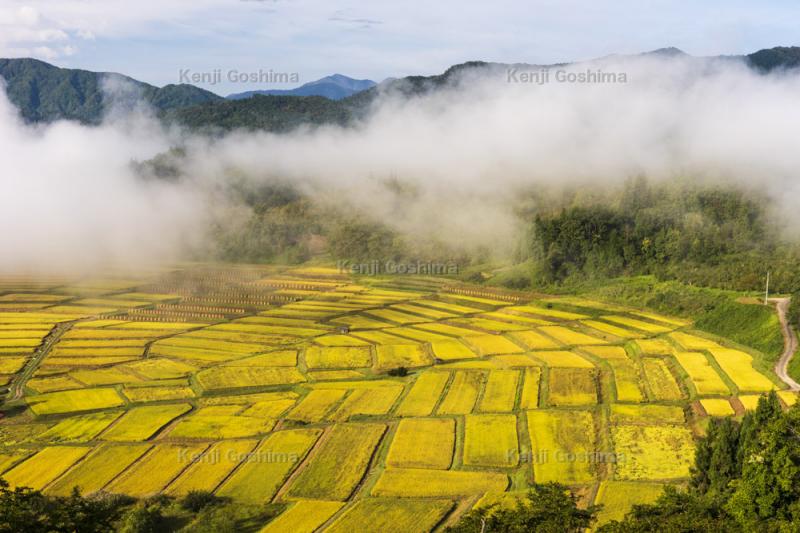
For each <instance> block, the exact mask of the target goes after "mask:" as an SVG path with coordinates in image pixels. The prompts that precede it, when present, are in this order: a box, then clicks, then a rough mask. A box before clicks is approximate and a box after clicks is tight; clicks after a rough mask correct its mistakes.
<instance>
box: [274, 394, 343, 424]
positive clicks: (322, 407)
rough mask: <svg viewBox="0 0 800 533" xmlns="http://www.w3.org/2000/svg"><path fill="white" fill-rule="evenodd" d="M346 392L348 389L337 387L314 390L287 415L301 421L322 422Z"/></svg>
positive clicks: (290, 418)
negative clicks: (338, 388)
mask: <svg viewBox="0 0 800 533" xmlns="http://www.w3.org/2000/svg"><path fill="white" fill-rule="evenodd" d="M346 393H347V391H344V390H336V389H332V390H328V389H322V390H312V391H311V392H309V393H308V395H306V396H305V397H304V398H303V399H302V400H301V401H300V403H298V404H297V407H295V408H294V409H292V410H291V411H290V412H289V414H288V415H286V418H288V419H289V420H299V421H301V422H320V421H321V420H322V419H323V418H325V416H327V414H328V413H329V412H330V410H331V409H332V408H333V406H334V405H336V404H337V403H339V402H340V401H341V400H342V398H344V396H345V394H346Z"/></svg>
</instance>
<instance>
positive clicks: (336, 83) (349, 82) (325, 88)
mask: <svg viewBox="0 0 800 533" xmlns="http://www.w3.org/2000/svg"><path fill="white" fill-rule="evenodd" d="M375 85H377V84H376V83H375V82H374V81H372V80H357V79H355V78H351V77H349V76H345V75H344V74H331V75H330V76H325V77H324V78H320V79H318V80H314V81H310V82H308V83H305V84H303V85H301V86H300V87H296V88H294V89H262V90H256V91H246V92H243V93H235V94H230V95H228V97H227V98H228V100H241V99H243V98H250V97H251V96H255V95H257V94H262V95H275V96H324V97H325V98H330V99H331V100H341V99H342V98H347V97H348V96H352V95H354V94H356V93H360V92H361V91H365V90H367V89H370V88H372V87H374V86H375Z"/></svg>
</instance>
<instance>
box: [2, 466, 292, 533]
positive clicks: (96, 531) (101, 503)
mask: <svg viewBox="0 0 800 533" xmlns="http://www.w3.org/2000/svg"><path fill="white" fill-rule="evenodd" d="M278 511H279V509H277V508H273V507H268V508H258V507H257V506H239V505H233V504H232V503H231V502H229V501H227V500H225V499H222V498H218V497H216V496H214V495H213V494H211V493H208V492H204V491H193V492H189V493H188V494H187V495H186V496H184V497H183V498H181V499H179V500H174V499H171V498H167V497H163V496H158V497H154V498H149V499H144V500H135V499H133V498H129V497H126V496H117V495H109V494H100V495H97V496H92V497H84V496H81V495H80V494H79V493H78V491H77V490H75V491H74V492H73V493H72V494H71V495H70V496H69V497H52V496H46V495H44V494H42V493H41V492H40V491H38V490H33V489H30V488H26V487H17V488H15V489H10V488H9V486H8V483H7V482H6V481H5V480H3V479H2V478H0V533H41V532H48V533H107V532H110V531H120V532H122V533H161V532H164V531H181V532H186V533H236V532H238V531H241V530H242V529H243V527H244V528H245V529H247V528H253V527H257V526H258V525H259V524H263V523H264V522H265V521H267V520H268V519H269V518H270V517H272V516H275V515H276V514H277V513H278Z"/></svg>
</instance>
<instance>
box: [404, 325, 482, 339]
mask: <svg viewBox="0 0 800 533" xmlns="http://www.w3.org/2000/svg"><path fill="white" fill-rule="evenodd" d="M414 327H415V328H419V329H424V330H427V331H433V332H434V333H441V334H443V335H449V336H451V337H459V338H461V337H469V336H470V335H479V334H480V332H478V331H475V330H474V329H467V328H459V327H457V326H451V325H450V324H443V323H441V322H430V323H425V324H417V325H416V326H414Z"/></svg>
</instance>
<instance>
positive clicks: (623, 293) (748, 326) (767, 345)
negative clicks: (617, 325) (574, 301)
mask: <svg viewBox="0 0 800 533" xmlns="http://www.w3.org/2000/svg"><path fill="white" fill-rule="evenodd" d="M584 289H585V291H584V293H585V292H588V293H589V294H590V295H592V296H593V297H595V298H599V299H603V300H609V301H613V302H618V303H622V304H627V305H631V306H634V307H640V308H648V309H652V310H654V311H658V312H662V313H665V314H671V315H675V316H680V317H685V318H690V319H692V320H694V321H695V325H696V327H697V328H698V329H700V330H703V331H707V332H709V333H712V334H714V335H719V336H721V337H726V338H728V339H731V340H732V341H734V342H737V343H739V344H742V345H744V346H747V347H750V348H752V349H754V350H757V351H759V352H761V353H763V354H764V355H765V360H764V361H763V362H764V363H765V365H768V366H771V364H772V363H774V362H775V361H776V360H777V359H778V357H779V356H780V354H781V352H782V351H783V336H782V334H781V329H780V323H779V322H778V317H777V315H776V313H775V311H774V310H773V309H772V308H771V307H764V306H761V305H754V304H746V303H740V302H738V301H736V299H737V298H738V297H740V296H742V294H740V293H735V292H730V291H721V290H717V289H707V288H700V287H694V286H690V285H685V284H683V283H679V282H674V281H666V282H659V281H657V280H656V279H655V278H652V277H647V276H643V277H636V278H626V279H618V280H613V281H610V282H608V283H606V284H604V285H600V286H594V287H586V288H584Z"/></svg>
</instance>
